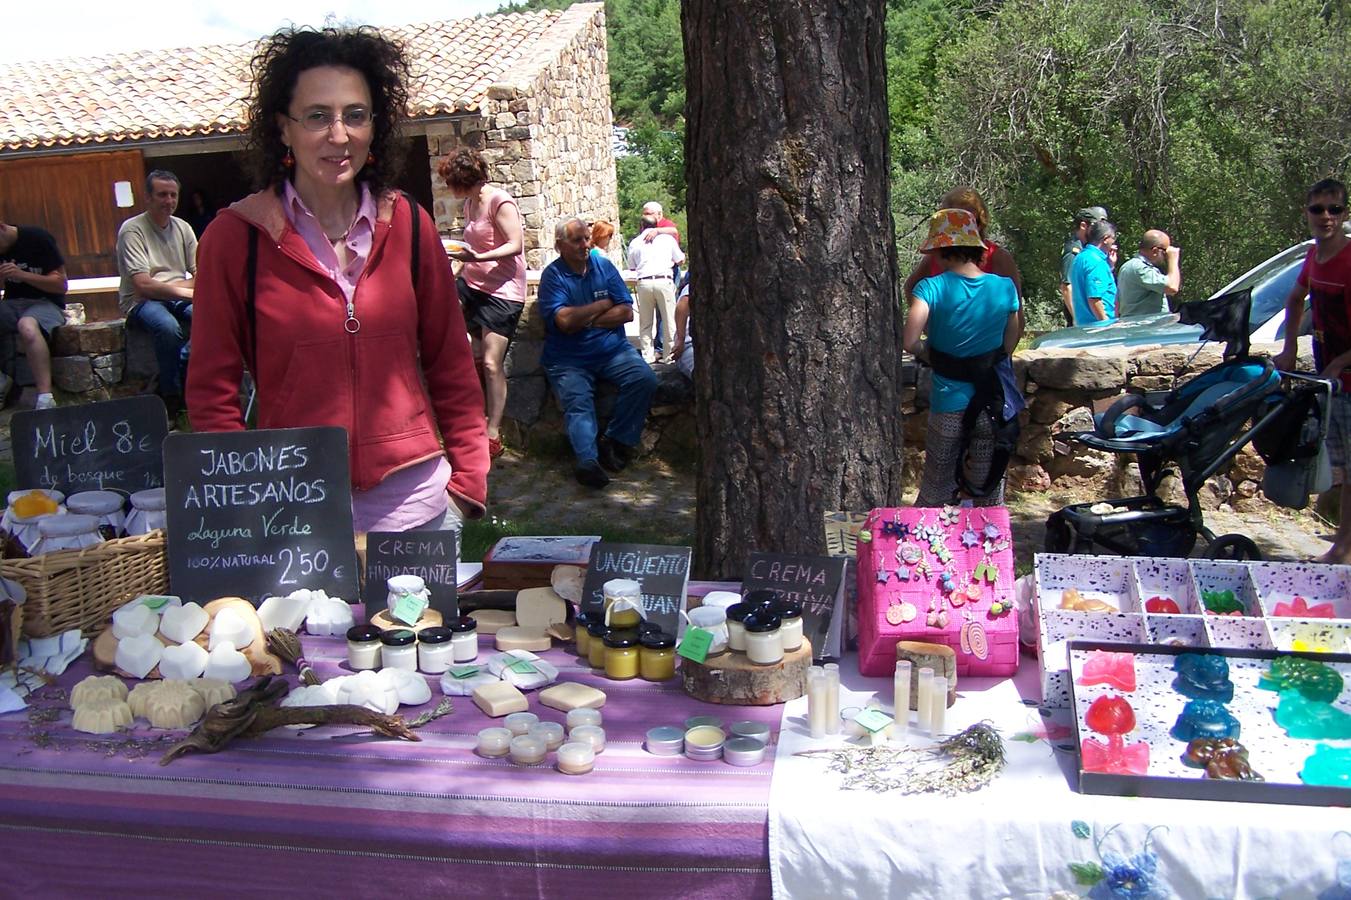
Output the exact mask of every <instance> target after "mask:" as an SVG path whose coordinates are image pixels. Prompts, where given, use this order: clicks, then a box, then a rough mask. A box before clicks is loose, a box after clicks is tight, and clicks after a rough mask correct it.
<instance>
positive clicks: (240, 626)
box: [207, 607, 254, 650]
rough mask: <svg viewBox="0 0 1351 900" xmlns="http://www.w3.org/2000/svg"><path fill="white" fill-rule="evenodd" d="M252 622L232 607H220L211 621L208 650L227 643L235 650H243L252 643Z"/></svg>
mask: <svg viewBox="0 0 1351 900" xmlns="http://www.w3.org/2000/svg"><path fill="white" fill-rule="evenodd" d="M253 628H254V623H252V622H249V621H248V620H246V619H245V618H244V617H243V616H242V615H240V613H239V611H238V610H236V609H234V608H233V607H231V608H227V609H222V610H221V611H220V612H218V613H216V617H215V618H214V619H212V621H211V642H210V643H209V644H208V645H207V649H208V650H215V649H216V648H217V647H222V646H224V645H225V644H229V645H230V646H231V647H233V648H235V649H236V650H243V649H244V648H245V647H247V646H248V645H249V644H252V643H253V633H254V632H253Z"/></svg>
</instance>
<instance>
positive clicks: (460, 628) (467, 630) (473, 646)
mask: <svg viewBox="0 0 1351 900" xmlns="http://www.w3.org/2000/svg"><path fill="white" fill-rule="evenodd" d="M446 627H447V628H449V629H450V647H451V660H452V661H453V662H457V663H467V662H473V661H474V660H476V659H478V620H476V619H475V618H474V617H473V616H460V617H459V618H455V619H451V620H450V621H449V622H447V623H446Z"/></svg>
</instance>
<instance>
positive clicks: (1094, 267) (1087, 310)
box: [1070, 221, 1116, 325]
mask: <svg viewBox="0 0 1351 900" xmlns="http://www.w3.org/2000/svg"><path fill="white" fill-rule="evenodd" d="M1115 246H1116V226H1115V225H1113V224H1112V223H1111V222H1107V221H1101V222H1094V223H1093V225H1092V226H1091V227H1090V228H1089V229H1088V239H1087V243H1086V244H1085V245H1084V249H1083V250H1081V251H1079V255H1078V256H1076V257H1075V258H1074V265H1073V267H1071V268H1070V292H1071V294H1072V297H1073V300H1074V324H1075V325H1091V324H1093V323H1094V322H1102V321H1110V320H1112V319H1115V318H1116V276H1115V275H1113V274H1112V264H1111V262H1109V261H1108V256H1109V254H1110V253H1111V251H1112V248H1113V247H1115Z"/></svg>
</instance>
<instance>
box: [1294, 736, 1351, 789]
mask: <svg viewBox="0 0 1351 900" xmlns="http://www.w3.org/2000/svg"><path fill="white" fill-rule="evenodd" d="M1299 779H1300V781H1303V782H1304V783H1305V784H1320V785H1325V786H1327V787H1341V788H1351V747H1333V746H1332V745H1331V744H1319V745H1318V746H1316V747H1314V748H1313V755H1312V756H1310V757H1309V758H1308V759H1306V760H1304V768H1302V769H1300V770H1299Z"/></svg>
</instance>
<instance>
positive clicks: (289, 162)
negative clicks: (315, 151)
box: [281, 147, 296, 169]
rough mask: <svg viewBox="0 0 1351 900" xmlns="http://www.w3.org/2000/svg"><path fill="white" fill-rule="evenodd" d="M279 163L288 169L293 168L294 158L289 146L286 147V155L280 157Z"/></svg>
mask: <svg viewBox="0 0 1351 900" xmlns="http://www.w3.org/2000/svg"><path fill="white" fill-rule="evenodd" d="M281 164H282V165H283V166H285V167H286V168H288V169H293V168H295V165H296V158H295V157H294V156H292V155H291V148H290V147H287V148H286V155H285V156H283V157H282V158H281Z"/></svg>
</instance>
